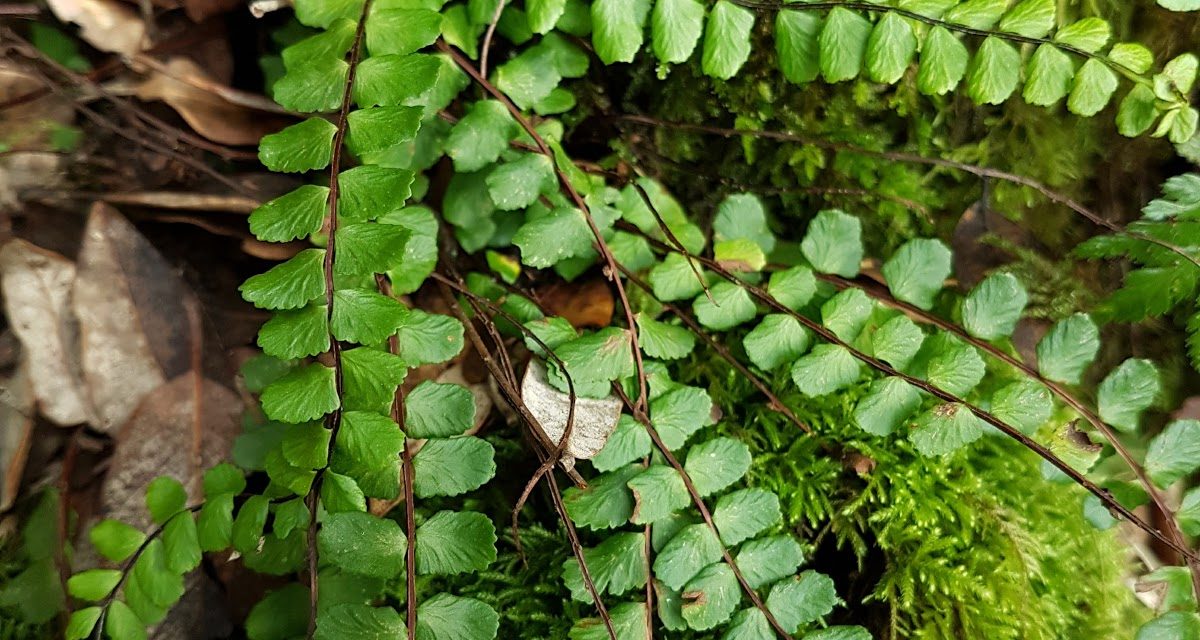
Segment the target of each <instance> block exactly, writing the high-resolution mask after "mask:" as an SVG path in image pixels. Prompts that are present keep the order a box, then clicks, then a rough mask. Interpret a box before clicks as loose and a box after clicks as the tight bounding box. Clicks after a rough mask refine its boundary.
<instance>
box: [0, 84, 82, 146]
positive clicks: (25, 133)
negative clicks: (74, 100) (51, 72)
mask: <svg viewBox="0 0 1200 640" xmlns="http://www.w3.org/2000/svg"><path fill="white" fill-rule="evenodd" d="M44 87H45V85H43V84H42V81H41V80H39V79H38V78H37V77H35V76H33V75H31V74H29V73H28V72H27V71H26V70H25V69H24V68H22V67H19V66H17V65H14V64H7V63H0V102H7V101H9V100H14V101H16V102H14V103H13V104H12V105H11V106H6V107H5V109H4V118H3V119H0V142H3V143H4V145H5V147H7V149H8V150H11V151H42V150H45V149H47V148H48V146H49V145H48V142H49V138H50V133H51V132H52V131H53V130H54V128H55V127H56V126H61V125H63V124H67V123H70V122H71V121H72V120H73V119H74V117H75V110H74V109H73V108H72V107H71V103H70V102H68V101H67V100H65V99H64V98H62V97H61V96H59V95H57V94H54V93H47V94H46V95H42V96H39V97H36V98H34V99H32V100H26V97H27V96H29V95H30V94H32V93H33V92H35V91H38V90H41V89H44Z"/></svg>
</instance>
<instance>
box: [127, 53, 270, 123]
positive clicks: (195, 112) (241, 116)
mask: <svg viewBox="0 0 1200 640" xmlns="http://www.w3.org/2000/svg"><path fill="white" fill-rule="evenodd" d="M141 59H145V58H144V57H142V58H141ZM134 93H135V94H136V95H137V97H138V98H140V99H142V100H146V101H150V100H162V101H163V102H165V103H167V104H168V105H170V106H171V108H172V109H174V110H175V111H177V112H178V113H179V115H180V116H181V117H183V119H184V120H185V121H186V122H187V123H188V125H190V126H191V127H192V129H194V130H195V131H196V133H198V134H200V135H201V136H204V137H205V138H208V139H209V140H212V141H213V142H218V143H221V144H228V145H255V144H258V141H259V139H260V138H262V137H263V136H264V135H266V134H268V133H273V132H275V131H278V130H280V129H282V128H283V127H285V126H287V124H288V122H290V120H289V119H286V118H283V117H282V116H280V115H278V114H277V113H270V112H265V111H263V110H262V109H259V108H255V107H254V106H252V105H248V104H238V103H235V102H232V101H230V100H229V98H228V94H229V93H233V90H232V89H228V87H220V86H219V83H217V82H216V81H215V80H213V79H212V78H211V77H210V76H209V75H208V74H207V73H205V71H204V70H203V69H201V68H200V66H199V65H197V64H196V63H195V62H193V61H192V60H190V59H188V58H183V57H176V58H171V59H170V60H168V61H167V62H166V64H165V65H162V64H158V65H155V66H154V67H152V68H151V69H150V72H149V76H148V77H147V78H146V80H145V81H144V82H142V83H141V84H139V85H138V86H137V87H136V88H134ZM261 101H262V102H263V103H265V104H263V106H267V105H269V104H270V102H269V101H267V100H266V99H265V98H261ZM242 102H247V101H246V100H243V101H242Z"/></svg>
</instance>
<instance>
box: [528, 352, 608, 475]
mask: <svg viewBox="0 0 1200 640" xmlns="http://www.w3.org/2000/svg"><path fill="white" fill-rule="evenodd" d="M521 399H522V400H524V401H525V405H526V406H528V407H529V412H530V413H531V414H533V417H534V418H537V421H538V422H539V423H540V424H541V426H542V431H543V433H545V434H546V437H548V438H549V439H550V440H551V441H553V442H558V441H559V440H560V439H561V438H562V436H563V433H564V432H565V431H566V427H567V415H568V412H569V411H570V408H571V397H570V396H569V395H567V394H565V393H563V392H561V391H559V390H558V389H555V388H554V387H552V386H550V383H549V382H548V381H547V380H546V367H545V365H543V364H542V363H541V362H538V361H537V360H531V361H530V362H529V366H528V367H526V369H525V378H524V379H523V380H522V381H521ZM620 417H621V400H620V399H619V398H617V397H616V396H613V395H609V396H607V397H604V398H599V399H595V398H576V399H575V417H574V423H573V425H572V427H571V437H570V438H569V439H568V440H567V448H566V450H565V451H564V452H563V461H564V462H565V463H567V466H568V467H570V466H571V462H573V460H574V459H575V458H583V459H585V460H586V459H588V458H591V457H592V456H594V455H596V454H597V453H600V450H601V449H603V448H604V443H605V442H607V441H608V437H609V436H610V435H612V432H613V430H614V429H616V428H617V420H618V419H620Z"/></svg>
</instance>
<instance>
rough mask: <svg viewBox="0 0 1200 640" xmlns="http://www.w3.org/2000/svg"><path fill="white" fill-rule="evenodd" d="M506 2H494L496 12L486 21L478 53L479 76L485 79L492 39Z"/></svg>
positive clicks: (503, 0) (502, 0)
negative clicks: (485, 30)
mask: <svg viewBox="0 0 1200 640" xmlns="http://www.w3.org/2000/svg"><path fill="white" fill-rule="evenodd" d="M506 4H507V0H496V10H495V11H494V12H492V19H491V20H490V21H488V26H487V32H485V33H484V34H483V45H482V47H481V48H480V53H479V74H480V75H482V76H483V77H485V78H486V77H487V68H488V54H489V53H491V50H492V38H493V37H494V36H495V35H496V25H497V24H499V22H500V14H502V13H504V5H506Z"/></svg>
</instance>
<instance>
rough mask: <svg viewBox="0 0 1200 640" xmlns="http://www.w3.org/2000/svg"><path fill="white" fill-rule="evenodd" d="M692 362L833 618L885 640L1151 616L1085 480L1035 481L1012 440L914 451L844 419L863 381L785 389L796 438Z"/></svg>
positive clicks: (1109, 633) (1039, 633)
mask: <svg viewBox="0 0 1200 640" xmlns="http://www.w3.org/2000/svg"><path fill="white" fill-rule="evenodd" d="M697 364H698V365H699V366H697V367H691V368H690V369H691V371H692V372H693V374H692V375H693V376H694V377H695V379H696V380H694V381H693V382H696V381H707V382H708V388H709V390H710V392H712V393H714V394H716V395H719V396H721V398H720V401H721V402H722V406H724V407H726V408H729V407H733V408H734V411H733V412H731V413H730V414H728V415H727V416H726V417H725V419H724V420H723V421H722V422H721V424H720V426H719V429H720V430H722V431H723V432H725V433H727V434H729V435H733V436H735V437H738V438H740V439H742V440H743V441H746V442H748V443H751V446H752V448H753V449H755V450H756V451H755V458H754V466H753V468H752V469H751V472H750V475H749V477H748V479H747V481H748V482H749V483H751V484H753V485H758V486H763V487H765V488H768V489H771V490H773V491H775V492H777V493H778V494H779V495H780V497H781V499H782V501H783V508H784V514H785V519H786V525H787V526H788V527H789V528H791V529H793V530H796V531H801V532H804V533H805V536H806V537H807V538H808V539H809V540H811V541H812V547H811V549H810V552H811V556H810V560H811V562H812V563H813V565H814V566H816V567H817V568H818V569H821V570H824V571H827V572H829V573H830V574H831V575H835V576H837V579H838V580H839V593H842V594H844V595H843V599H845V600H846V601H847V609H846V610H845V611H844V612H843V613H841V614H839V615H840V616H841V618H842V619H843V620H845V621H852V622H854V623H857V624H868V625H869V626H871V627H872V629H873V631H875V632H876V633H877V634H879V637H881V638H956V639H975V638H978V639H981V640H982V639H987V640H997V639H1007V638H1012V639H1014V640H1015V639H1018V638H1020V639H1045V640H1051V639H1054V640H1070V639H1076V638H1077V639H1079V640H1084V639H1087V640H1091V639H1094V638H1106V639H1114V640H1115V639H1119V638H1130V637H1132V635H1133V630H1134V629H1136V628H1137V626H1138V624H1139V623H1140V621H1142V620H1144V619H1146V618H1147V617H1148V614H1149V612H1148V611H1147V610H1145V609H1144V608H1143V607H1142V606H1141V605H1140V604H1139V603H1138V602H1137V601H1136V600H1135V598H1134V595H1133V593H1132V591H1131V590H1130V589H1129V587H1128V586H1127V585H1126V584H1125V580H1124V579H1125V577H1126V575H1127V572H1128V570H1129V566H1128V558H1127V554H1128V551H1127V549H1126V547H1124V546H1123V544H1122V543H1121V542H1120V541H1119V540H1118V539H1117V538H1116V534H1115V533H1114V531H1099V530H1096V529H1094V528H1093V527H1092V526H1091V525H1089V524H1088V523H1087V522H1086V521H1085V520H1084V518H1083V514H1082V499H1083V496H1084V493H1083V491H1082V490H1081V489H1079V488H1078V487H1076V486H1074V485H1070V484H1059V483H1053V482H1050V481H1046V480H1044V479H1043V478H1042V476H1041V473H1040V460H1039V459H1038V458H1037V457H1036V456H1035V455H1033V454H1032V453H1030V452H1028V451H1026V450H1024V449H1023V448H1021V447H1020V445H1018V444H1017V443H1015V442H1013V441H1011V440H1008V439H1006V438H1004V437H1003V436H1001V435H998V434H997V435H994V436H989V437H986V438H984V439H983V440H982V441H980V442H978V443H976V444H975V445H972V446H971V447H968V448H967V449H965V450H963V451H962V452H960V453H958V454H955V455H950V456H947V457H943V458H926V457H922V456H920V455H918V454H917V453H916V452H914V451H913V450H912V448H911V446H909V445H908V443H907V441H905V440H904V439H902V438H898V437H896V436H893V437H889V438H877V437H874V436H871V435H869V434H866V433H864V432H862V431H859V430H858V429H857V428H856V427H854V426H852V424H851V421H850V414H851V411H852V408H853V406H854V403H855V401H856V400H857V398H859V397H861V394H862V388H861V387H860V388H857V389H851V390H849V391H847V392H845V393H841V394H837V395H835V396H829V397H826V398H819V399H815V400H814V399H808V398H801V397H800V396H799V395H798V394H796V393H795V392H794V391H791V392H789V391H782V392H781V399H782V400H783V401H784V402H785V403H787V404H788V405H789V406H791V407H792V408H793V410H794V411H795V412H796V415H797V416H798V417H799V418H800V420H801V421H803V422H805V423H806V424H808V425H810V426H812V427H813V428H814V430H815V431H816V433H817V434H818V436H817V437H815V438H814V437H802V435H801V434H800V432H799V431H798V430H797V429H796V428H795V427H794V426H792V425H791V424H790V423H786V422H784V421H783V420H782V419H781V416H780V415H779V414H777V413H775V412H772V411H769V410H768V409H767V408H766V407H765V406H764V405H763V404H762V403H761V401H760V399H759V398H756V397H754V391H753V389H752V388H750V387H749V384H748V383H745V382H739V380H738V378H737V377H736V376H731V375H729V374H728V372H727V371H726V369H728V367H727V365H725V364H724V363H723V362H720V361H718V360H715V359H712V360H701V361H700V362H699V363H697ZM780 378H781V379H780V380H777V381H775V382H776V384H775V385H774V386H775V387H776V388H778V389H787V388H788V387H790V385H788V384H787V382H786V381H785V380H784V379H783V378H784V376H781V377H780ZM863 386H865V385H863ZM822 442H824V443H836V445H834V446H833V447H832V448H830V449H826V448H823V447H822V445H821V444H820V443H822Z"/></svg>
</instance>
